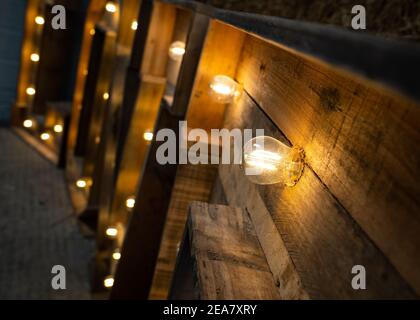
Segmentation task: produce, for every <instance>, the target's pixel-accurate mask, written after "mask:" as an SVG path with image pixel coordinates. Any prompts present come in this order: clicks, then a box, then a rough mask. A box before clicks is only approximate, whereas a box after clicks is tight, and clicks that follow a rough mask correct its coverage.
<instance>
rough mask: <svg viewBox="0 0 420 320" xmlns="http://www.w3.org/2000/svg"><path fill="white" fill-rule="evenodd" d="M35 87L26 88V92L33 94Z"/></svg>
mask: <svg viewBox="0 0 420 320" xmlns="http://www.w3.org/2000/svg"><path fill="white" fill-rule="evenodd" d="M35 92H36V91H35V89H34V88H33V87H29V88H27V89H26V94H27V95H29V96H33V95H34V94H35Z"/></svg>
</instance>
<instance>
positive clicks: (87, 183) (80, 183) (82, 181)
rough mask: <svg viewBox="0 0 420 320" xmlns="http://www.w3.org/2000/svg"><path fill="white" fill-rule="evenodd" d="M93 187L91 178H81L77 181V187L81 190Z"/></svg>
mask: <svg viewBox="0 0 420 320" xmlns="http://www.w3.org/2000/svg"><path fill="white" fill-rule="evenodd" d="M90 185H91V180H90V179H89V178H80V179H78V180H77V181H76V186H77V187H78V188H80V189H84V188H86V187H89V186H90Z"/></svg>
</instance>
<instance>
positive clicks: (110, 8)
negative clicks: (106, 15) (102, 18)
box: [105, 1, 117, 13]
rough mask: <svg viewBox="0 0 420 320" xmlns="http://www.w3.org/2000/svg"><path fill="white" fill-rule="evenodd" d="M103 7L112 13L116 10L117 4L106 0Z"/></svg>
mask: <svg viewBox="0 0 420 320" xmlns="http://www.w3.org/2000/svg"><path fill="white" fill-rule="evenodd" d="M105 9H106V11H108V12H111V13H114V12H116V11H117V6H116V5H115V3H113V2H112V1H108V2H107V3H106V5H105Z"/></svg>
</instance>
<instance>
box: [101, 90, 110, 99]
mask: <svg viewBox="0 0 420 320" xmlns="http://www.w3.org/2000/svg"><path fill="white" fill-rule="evenodd" d="M102 97H103V98H104V100H108V99H109V93H108V92H105V93H104V94H103V96H102Z"/></svg>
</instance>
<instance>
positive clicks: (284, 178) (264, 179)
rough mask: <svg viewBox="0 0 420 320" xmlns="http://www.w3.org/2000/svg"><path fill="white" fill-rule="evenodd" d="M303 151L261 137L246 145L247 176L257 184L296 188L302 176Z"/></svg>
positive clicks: (244, 155)
mask: <svg viewBox="0 0 420 320" xmlns="http://www.w3.org/2000/svg"><path fill="white" fill-rule="evenodd" d="M303 160H304V154H303V150H302V149H301V148H298V147H293V148H290V147H288V146H286V145H285V144H283V143H281V142H280V141H278V140H276V139H274V138H272V137H267V136H259V137H256V138H253V139H251V140H249V141H248V142H247V143H245V145H244V152H243V162H244V169H245V175H246V176H247V177H248V179H249V180H251V181H252V182H254V183H256V184H275V183H283V184H285V185H287V186H294V185H295V184H296V182H297V181H298V180H299V178H300V176H301V175H302V171H303V166H304V161H303Z"/></svg>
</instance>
